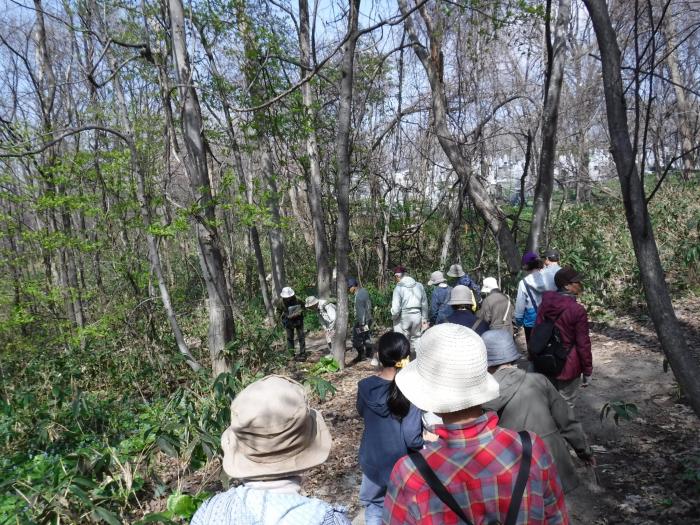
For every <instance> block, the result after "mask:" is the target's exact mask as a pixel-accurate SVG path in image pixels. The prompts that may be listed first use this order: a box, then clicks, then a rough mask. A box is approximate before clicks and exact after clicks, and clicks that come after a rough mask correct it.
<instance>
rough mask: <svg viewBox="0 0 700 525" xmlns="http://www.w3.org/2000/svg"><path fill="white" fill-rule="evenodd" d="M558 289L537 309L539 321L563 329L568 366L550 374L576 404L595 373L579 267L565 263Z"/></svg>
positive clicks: (562, 336) (571, 404) (538, 322)
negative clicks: (550, 321)
mask: <svg viewBox="0 0 700 525" xmlns="http://www.w3.org/2000/svg"><path fill="white" fill-rule="evenodd" d="M554 282H555V283H556V285H557V291H556V292H545V293H544V294H542V304H541V305H540V309H539V311H538V312H537V324H540V323H542V322H544V320H545V319H550V320H553V321H554V325H555V326H556V327H557V328H558V329H559V334H560V336H561V341H562V343H563V346H564V348H566V349H567V350H568V354H567V356H566V362H565V364H564V367H563V369H562V371H561V373H559V374H558V375H557V376H556V377H553V378H550V379H551V380H552V382H553V383H554V386H555V388H556V389H557V390H558V391H559V393H560V394H561V395H562V397H563V398H564V399H566V401H567V403H569V406H571V408H572V409H573V408H574V407H575V405H576V398H577V397H578V388H579V386H583V387H586V386H588V383H589V380H590V377H591V374H592V373H593V356H592V354H591V338H590V333H589V329H588V314H587V313H586V309H585V308H584V307H583V306H582V305H581V304H580V303H579V302H577V301H576V298H577V297H578V296H579V295H580V294H581V292H582V291H583V285H582V284H581V277H580V276H579V274H578V273H576V270H574V269H573V268H571V267H570V266H565V267H564V268H562V269H561V270H559V271H558V272H557V273H556V275H555V276H554Z"/></svg>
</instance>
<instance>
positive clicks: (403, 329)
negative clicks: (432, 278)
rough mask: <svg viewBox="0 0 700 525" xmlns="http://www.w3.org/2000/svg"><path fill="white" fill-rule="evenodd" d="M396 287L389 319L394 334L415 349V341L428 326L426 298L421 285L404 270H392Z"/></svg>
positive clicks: (400, 267)
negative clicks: (391, 322) (401, 336)
mask: <svg viewBox="0 0 700 525" xmlns="http://www.w3.org/2000/svg"><path fill="white" fill-rule="evenodd" d="M394 279H396V287H395V288H394V292H393V294H392V296H391V317H392V319H393V322H394V332H399V333H402V334H403V335H405V336H406V337H407V338H408V340H409V341H411V347H412V348H415V346H416V341H417V340H418V338H419V337H420V336H421V333H422V332H423V329H424V328H427V325H428V317H429V312H428V296H427V295H426V294H425V289H424V288H423V285H422V284H421V283H419V282H416V280H415V279H414V278H413V277H411V276H410V275H408V274H406V268H404V267H403V266H397V267H396V268H394Z"/></svg>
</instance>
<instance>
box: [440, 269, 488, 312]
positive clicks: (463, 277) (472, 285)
mask: <svg viewBox="0 0 700 525" xmlns="http://www.w3.org/2000/svg"><path fill="white" fill-rule="evenodd" d="M447 276H448V277H454V278H456V282H455V285H459V284H461V285H462V286H466V287H467V288H469V289H470V290H471V291H472V293H474V302H473V303H472V304H473V307H472V310H473V311H475V312H476V309H477V307H478V305H479V303H481V296H480V295H479V285H478V284H477V283H476V282H475V281H474V280H473V279H472V278H471V277H470V276H469V274H467V273H465V272H464V270H463V269H462V265H461V264H453V265H452V266H450V269H449V270H447Z"/></svg>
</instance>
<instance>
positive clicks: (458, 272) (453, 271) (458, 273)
mask: <svg viewBox="0 0 700 525" xmlns="http://www.w3.org/2000/svg"><path fill="white" fill-rule="evenodd" d="M447 275H449V276H450V277H462V276H463V275H464V270H463V269H462V265H461V264H453V265H452V266H450V269H449V270H447Z"/></svg>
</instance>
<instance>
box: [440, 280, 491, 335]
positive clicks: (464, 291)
mask: <svg viewBox="0 0 700 525" xmlns="http://www.w3.org/2000/svg"><path fill="white" fill-rule="evenodd" d="M449 305H450V306H451V307H452V308H453V309H454V312H453V314H452V315H451V316H449V317H448V318H447V319H446V321H445V322H447V323H454V324H459V325H462V326H465V327H467V328H470V329H472V330H474V331H475V332H476V333H477V334H479V335H481V334H483V333H484V332H485V331H486V330H488V329H489V324H488V323H487V322H486V321H484V320H483V319H479V318H478V317H477V316H476V315H474V312H472V306H474V294H473V293H472V291H471V290H470V289H469V288H467V287H466V286H464V285H461V284H458V285H457V286H455V287H454V288H453V289H452V295H451V297H450V301H449Z"/></svg>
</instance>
